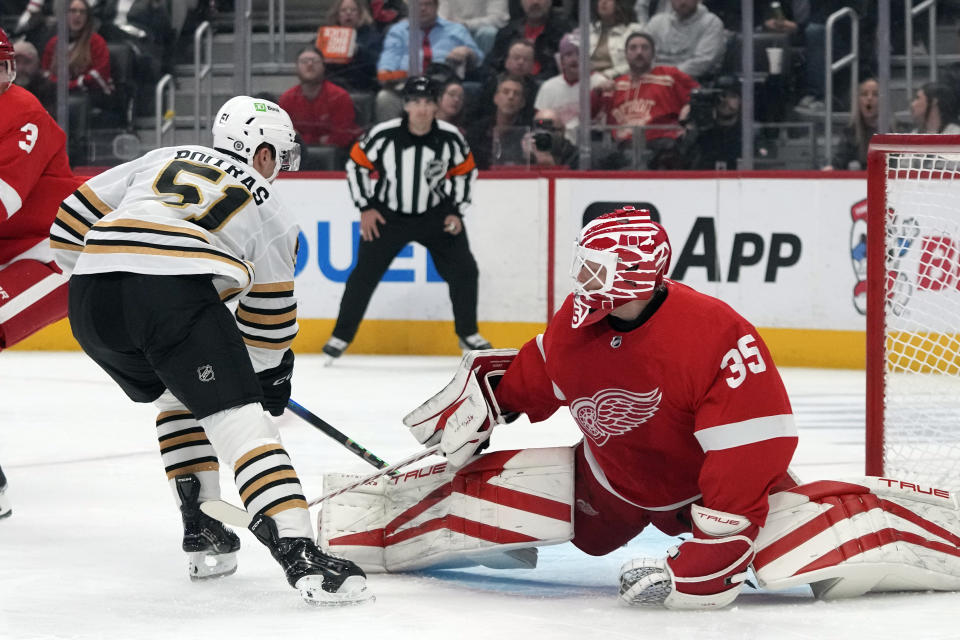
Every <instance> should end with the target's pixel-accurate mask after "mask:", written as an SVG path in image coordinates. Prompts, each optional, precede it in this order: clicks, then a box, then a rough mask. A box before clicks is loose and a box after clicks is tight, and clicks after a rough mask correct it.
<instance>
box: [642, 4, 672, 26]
mask: <svg viewBox="0 0 960 640" xmlns="http://www.w3.org/2000/svg"><path fill="white" fill-rule="evenodd" d="M669 6H670V0H636V2H634V3H633V12H634V13H635V14H637V21H638V22H641V23H643V24H646V23H648V22H650V18H652V17H653V16H655V15H657V14H658V13H663V12H665V11H666V10H667V8H668V7H669Z"/></svg>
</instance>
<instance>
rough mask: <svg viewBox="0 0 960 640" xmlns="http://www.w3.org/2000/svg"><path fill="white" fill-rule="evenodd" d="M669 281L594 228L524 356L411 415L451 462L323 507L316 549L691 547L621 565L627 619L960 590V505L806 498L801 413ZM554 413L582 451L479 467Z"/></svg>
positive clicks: (617, 221)
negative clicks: (498, 431) (561, 296)
mask: <svg viewBox="0 0 960 640" xmlns="http://www.w3.org/2000/svg"><path fill="white" fill-rule="evenodd" d="M669 266H670V243H669V241H668V239H667V234H666V232H665V231H664V229H663V227H661V226H660V225H659V224H657V223H656V222H654V221H652V220H651V219H650V217H649V215H648V213H647V212H645V211H636V210H634V209H632V208H629V207H625V208H623V209H620V210H617V211H615V212H613V213H608V214H605V215H603V216H600V217H599V218H597V219H595V220H593V221H591V222H590V223H588V224H587V225H586V226H585V227H584V229H583V230H581V232H580V234H579V237H578V239H577V243H576V249H575V254H574V262H573V266H572V269H571V275H572V276H573V278H574V280H575V285H574V292H573V294H572V295H570V296H569V297H568V298H567V300H566V301H565V302H564V304H563V306H562V307H561V308H560V310H559V311H558V312H557V313H556V315H555V316H554V317H553V319H552V320H551V321H550V323H549V325H548V326H547V329H546V331H545V332H544V333H543V334H542V335H539V336H537V337H536V338H534V339H533V340H530V341H529V342H527V343H526V344H525V345H524V346H523V347H522V348H521V349H520V350H519V352H518V351H517V350H515V349H492V350H486V351H477V352H471V353H469V354H467V355H466V356H464V359H463V361H462V362H461V364H460V368H459V369H458V371H457V373H456V375H455V377H454V379H453V380H452V381H451V382H450V384H448V385H447V387H446V388H444V389H443V390H442V391H440V393H438V394H436V395H435V396H434V397H433V398H431V399H430V400H428V401H427V402H426V403H424V404H423V405H422V406H421V407H419V408H418V409H416V410H415V411H413V412H411V413H410V414H409V415H407V416H406V417H405V418H404V423H405V424H406V425H407V426H408V427H410V429H411V432H412V433H413V435H414V436H415V437H416V438H417V440H419V441H420V442H422V443H424V444H426V445H428V446H433V445H438V446H439V452H440V453H441V454H442V455H444V456H445V457H446V458H447V460H446V462H445V463H442V464H440V465H436V464H435V465H431V466H430V467H427V468H423V469H417V470H412V471H406V472H404V473H402V474H400V475H398V476H394V477H392V478H386V479H382V480H380V481H378V483H374V484H368V485H359V486H358V487H356V488H353V489H350V490H348V491H345V492H344V493H342V494H341V495H339V496H337V497H334V498H331V499H330V500H327V501H325V502H324V507H323V510H322V511H321V517H320V518H321V519H320V526H319V529H320V531H321V539H322V542H323V544H324V546H325V548H328V549H330V550H331V551H334V552H337V553H341V554H344V555H346V556H347V557H350V558H351V559H354V560H356V561H357V562H358V563H359V564H360V565H361V566H362V567H363V568H364V569H367V570H386V571H405V570H412V569H421V568H425V567H429V566H435V565H437V564H443V563H447V564H450V563H456V564H458V565H460V566H463V564H464V562H475V563H480V564H485V565H487V566H491V567H495V568H509V567H518V566H526V567H531V566H535V565H536V548H537V547H539V546H543V545H547V544H557V543H560V542H565V541H568V540H569V541H572V542H573V544H574V545H576V546H577V547H578V548H580V549H581V550H582V551H584V552H586V553H588V554H591V555H603V554H607V553H610V552H611V551H614V550H615V549H617V548H619V547H621V546H623V545H625V544H626V543H627V542H629V541H630V540H631V539H632V538H633V537H635V536H636V535H637V534H639V533H640V532H641V531H643V530H644V529H645V528H646V527H647V526H649V525H652V526H654V527H656V528H657V529H659V530H660V531H662V532H663V533H665V534H668V535H671V536H673V535H679V534H686V535H688V536H689V534H692V536H690V537H686V539H685V540H684V541H683V542H682V543H681V544H679V545H678V546H676V547H673V548H671V549H669V550H668V551H667V552H666V554H665V555H664V556H661V557H655V558H645V557H642V558H636V559H634V560H631V561H630V562H627V563H626V564H625V565H624V566H623V568H622V569H621V575H620V598H621V600H622V601H623V602H624V603H626V604H629V605H657V606H665V607H667V608H671V609H705V608H716V607H723V606H726V605H728V604H730V603H731V602H733V601H734V599H736V597H737V596H738V595H739V593H740V590H741V588H742V586H743V584H744V583H745V581H746V577H747V572H748V570H749V569H750V568H752V569H753V570H754V572H755V574H756V578H757V582H758V583H759V584H760V586H762V587H765V588H768V589H786V588H791V587H795V586H797V585H803V584H809V585H810V586H811V588H812V590H813V592H814V594H815V595H817V596H819V597H824V598H839V597H850V596H854V595H859V594H862V593H866V592H868V591H890V590H928V589H941V590H958V589H960V501H958V499H957V496H956V495H955V494H954V493H952V492H950V491H948V490H945V489H939V488H936V489H934V488H931V487H918V486H917V485H916V484H912V483H909V482H900V481H897V480H893V479H889V478H862V479H859V480H857V481H850V482H837V481H819V482H813V483H810V484H806V485H801V486H798V485H797V483H796V482H795V481H794V480H793V479H792V477H791V476H790V474H789V473H788V470H787V467H788V465H789V463H790V460H791V458H792V456H793V453H794V449H795V447H796V445H797V433H796V428H795V426H794V421H793V415H792V412H791V408H790V402H789V399H788V398H787V393H786V391H785V389H784V386H783V382H782V381H781V379H780V375H779V373H778V372H777V369H776V367H775V366H774V363H773V360H772V358H771V357H770V352H769V351H768V350H767V347H766V346H765V345H764V343H763V340H762V339H761V338H760V335H759V334H758V333H757V330H756V328H754V327H753V325H751V324H750V323H749V322H747V321H746V320H745V319H744V318H742V317H741V316H740V315H739V314H737V313H736V312H735V311H734V310H733V309H731V308H730V307H729V306H727V305H726V304H724V303H723V302H721V301H719V300H717V299H715V298H712V297H710V296H707V295H704V294H701V293H698V292H696V291H694V290H693V289H691V288H689V287H687V286H684V285H683V284H680V283H678V282H674V281H672V280H669V279H667V278H665V274H666V273H667V270H668V268H669ZM560 407H567V408H568V409H569V410H570V413H571V415H572V417H573V419H574V421H575V422H576V424H577V426H578V427H579V428H580V430H581V431H582V432H583V440H582V441H581V442H580V443H578V444H577V445H575V446H574V447H572V448H569V447H554V448H545V449H524V450H520V451H495V452H493V453H488V454H484V455H480V456H477V455H476V454H477V452H479V451H480V450H481V449H483V448H484V447H485V445H486V443H487V442H488V441H489V438H490V434H491V431H492V429H493V427H494V426H495V425H497V424H503V423H505V422H510V421H511V420H512V419H513V418H515V417H516V416H517V415H518V414H519V413H521V412H522V413H526V414H527V416H528V417H529V419H530V420H531V421H532V422H537V421H541V420H545V419H546V418H548V417H549V416H551V415H552V414H553V413H554V412H556V410H557V409H559V408H560ZM324 482H325V487H326V488H327V490H328V491H329V490H331V489H337V488H338V486H337V485H339V486H341V487H345V486H347V484H346V483H348V482H355V478H352V477H338V476H331V477H329V478H325V480H324Z"/></svg>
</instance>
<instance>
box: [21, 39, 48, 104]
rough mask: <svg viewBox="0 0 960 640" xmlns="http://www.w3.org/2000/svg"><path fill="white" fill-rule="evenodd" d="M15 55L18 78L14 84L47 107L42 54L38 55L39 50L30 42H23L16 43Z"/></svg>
mask: <svg viewBox="0 0 960 640" xmlns="http://www.w3.org/2000/svg"><path fill="white" fill-rule="evenodd" d="M13 55H14V60H15V61H16V64H17V77H16V79H15V80H14V83H15V84H16V85H17V86H20V87H23V88H24V89H26V90H27V91H29V92H30V93H32V94H33V95H35V96H36V97H37V99H38V100H40V102H41V103H43V104H44V106H46V105H47V102H48V99H49V96H48V95H47V89H46V83H45V82H44V79H43V69H42V68H41V67H40V54H38V53H37V48H36V47H35V46H33V45H32V44H30V43H29V42H28V41H26V40H21V41H20V42H16V43H14V45H13Z"/></svg>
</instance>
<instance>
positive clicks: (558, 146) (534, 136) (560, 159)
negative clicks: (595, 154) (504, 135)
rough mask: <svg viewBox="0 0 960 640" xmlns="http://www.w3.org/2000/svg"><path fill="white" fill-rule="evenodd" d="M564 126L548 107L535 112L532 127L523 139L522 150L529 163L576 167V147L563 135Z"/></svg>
mask: <svg viewBox="0 0 960 640" xmlns="http://www.w3.org/2000/svg"><path fill="white" fill-rule="evenodd" d="M564 133H565V128H564V127H563V125H562V124H561V123H560V121H559V120H557V119H556V113H555V112H554V111H552V110H550V109H542V110H540V111H538V112H537V117H536V118H535V119H534V121H533V129H532V130H531V132H530V134H529V136H528V137H527V138H525V139H524V141H523V146H524V151H525V152H526V153H527V154H528V155H529V156H530V160H531V163H532V164H534V165H539V166H566V167H569V168H576V165H577V157H578V156H577V148H576V147H575V146H574V145H573V144H572V143H571V142H570V141H569V140H567V137H566V136H565V135H564Z"/></svg>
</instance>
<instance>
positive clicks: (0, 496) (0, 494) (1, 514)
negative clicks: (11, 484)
mask: <svg viewBox="0 0 960 640" xmlns="http://www.w3.org/2000/svg"><path fill="white" fill-rule="evenodd" d="M12 513H13V505H11V504H10V498H8V497H7V477H6V476H5V475H3V469H0V518H6V517H7V516H9V515H10V514H12Z"/></svg>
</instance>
